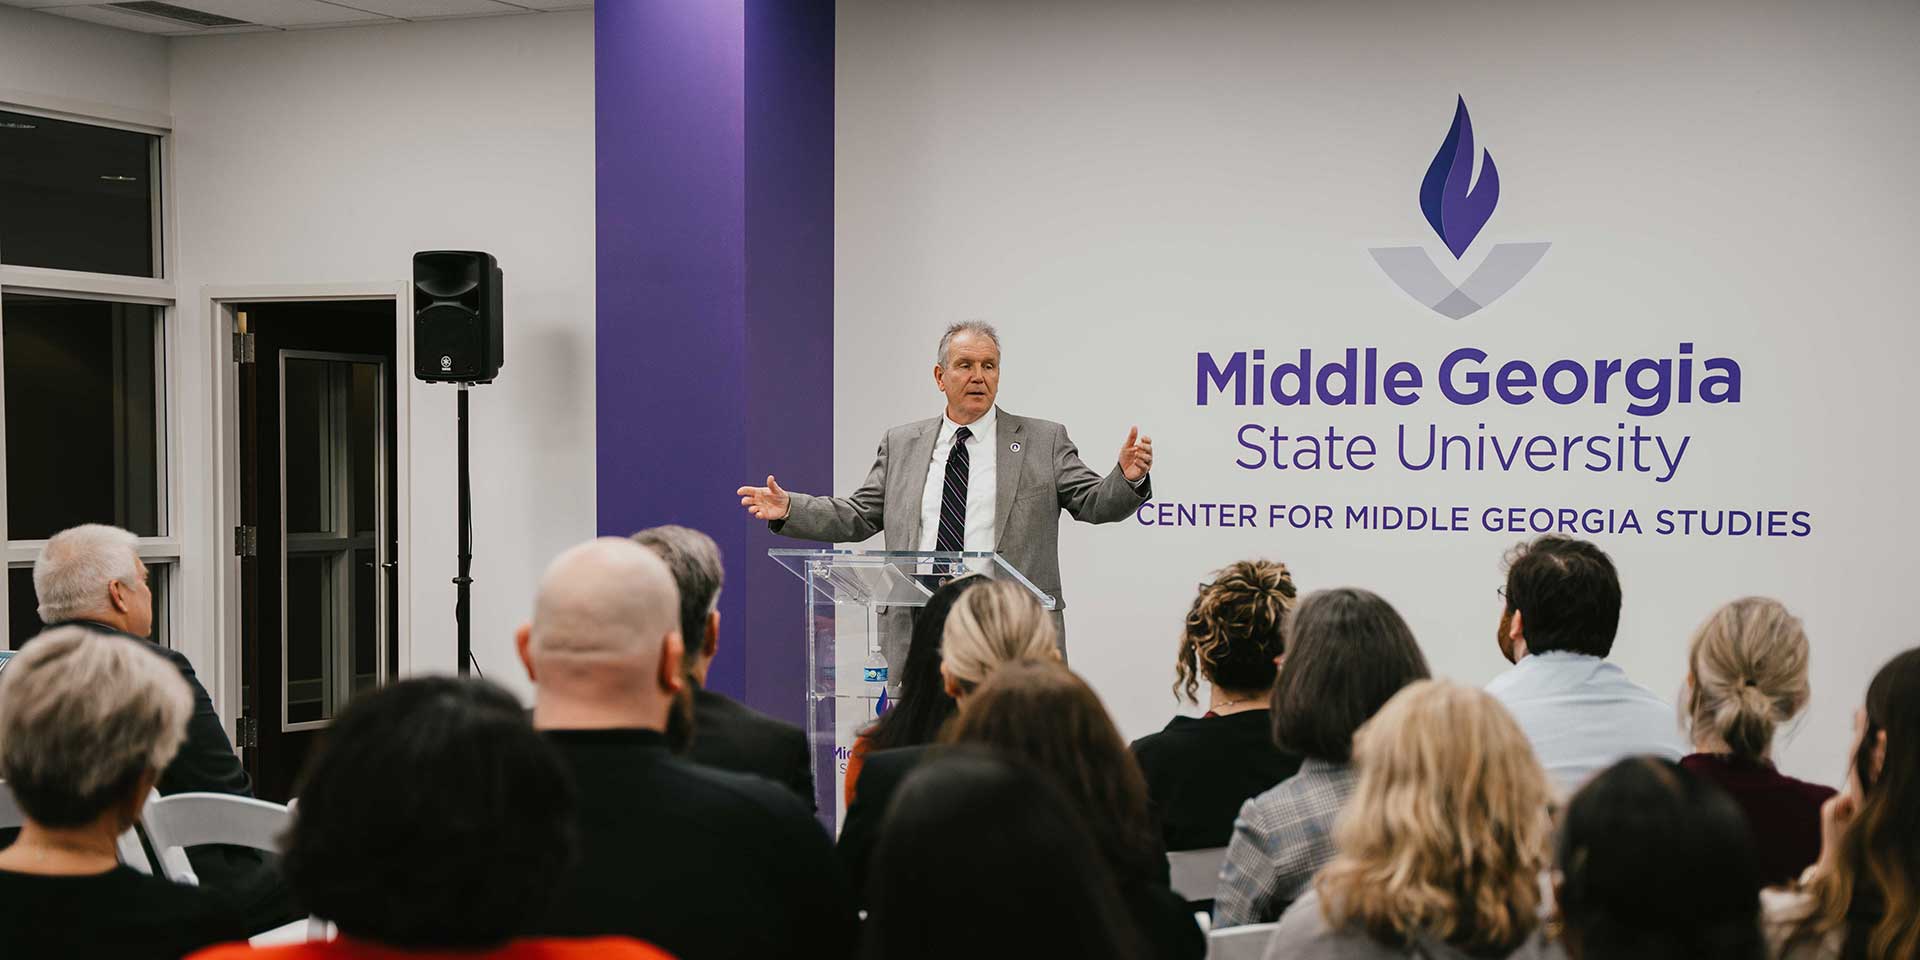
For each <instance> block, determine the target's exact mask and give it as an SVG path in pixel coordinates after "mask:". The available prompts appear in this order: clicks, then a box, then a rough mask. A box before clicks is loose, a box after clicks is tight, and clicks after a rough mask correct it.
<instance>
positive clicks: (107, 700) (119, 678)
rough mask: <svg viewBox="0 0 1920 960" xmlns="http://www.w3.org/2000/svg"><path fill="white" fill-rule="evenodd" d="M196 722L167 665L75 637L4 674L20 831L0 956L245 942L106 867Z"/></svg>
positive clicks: (91, 637) (6, 888) (219, 909)
mask: <svg viewBox="0 0 1920 960" xmlns="http://www.w3.org/2000/svg"><path fill="white" fill-rule="evenodd" d="M192 710H193V699H192V695H191V694H190V693H189V692H188V690H187V684H186V681H185V680H183V679H181V677H180V673H179V671H177V670H175V669H174V668H173V666H172V665H171V664H169V663H168V662H167V661H166V660H164V659H162V658H161V657H157V656H155V655H154V653H153V651H151V650H146V649H142V648H141V646H140V645H139V643H138V641H134V640H129V639H126V638H124V637H117V636H109V635H106V634H101V633H97V632H94V631H90V630H86V629H83V628H79V627H65V628H61V629H57V630H51V631H48V632H47V633H43V634H41V635H40V636H39V637H37V638H35V640H34V642H33V643H32V644H31V645H29V646H28V647H27V649H26V650H24V651H22V652H21V653H20V654H19V655H18V656H16V657H14V658H13V659H12V660H11V661H10V662H8V664H7V668H6V669H5V670H4V671H0V779H4V780H5V781H6V785H7V788H8V790H9V791H10V792H11V793H12V795H13V798H14V800H15V802H16V803H17V804H18V805H19V807H20V810H21V813H22V814H23V817H24V820H25V824H24V826H22V827H21V830H20V835H19V837H18V839H16V840H15V841H14V842H13V844H12V845H11V846H9V847H7V848H6V849H5V850H0V956H3V957H54V956H60V957H96V956H97V957H116V958H145V957H155V958H173V957H179V956H182V955H184V954H186V953H188V952H191V951H192V950H194V949H197V948H199V947H202V946H206V945H208V944H212V943H219V942H221V941H225V940H236V939H245V937H246V935H247V931H246V929H245V927H244V926H243V925H242V924H241V922H240V920H239V918H238V916H237V915H235V914H234V913H233V912H232V911H231V910H230V909H229V908H228V905H227V904H226V903H225V902H224V901H221V900H219V899H217V898H215V897H214V895H212V894H209V893H205V892H202V891H200V890H198V889H196V888H193V887H183V886H177V885H175V884H172V883H169V882H167V881H166V880H164V879H160V878H157V877H150V876H147V875H145V874H141V873H138V872H136V871H134V870H132V869H131V868H128V867H126V866H123V865H121V863H120V862H119V858H118V856H117V855H116V849H115V843H114V841H115V838H117V837H118V836H119V835H120V834H121V833H123V832H125V831H126V829H127V828H128V827H129V826H130V825H132V824H133V822H134V821H135V820H136V819H137V818H138V817H139V816H140V809H141V807H142V806H143V805H144V803H145V801H146V798H147V794H148V792H149V791H151V790H152V789H153V785H154V783H155V781H156V780H158V779H159V777H160V771H161V770H162V769H163V768H165V767H166V765H167V762H168V761H170V760H172V759H173V755H174V752H175V751H177V750H178V749H179V748H180V741H181V739H182V738H183V737H184V736H185V735H186V728H187V717H188V715H189V714H190V713H191V712H192Z"/></svg>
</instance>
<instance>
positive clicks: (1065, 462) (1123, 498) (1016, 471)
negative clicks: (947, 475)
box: [768, 410, 1153, 666]
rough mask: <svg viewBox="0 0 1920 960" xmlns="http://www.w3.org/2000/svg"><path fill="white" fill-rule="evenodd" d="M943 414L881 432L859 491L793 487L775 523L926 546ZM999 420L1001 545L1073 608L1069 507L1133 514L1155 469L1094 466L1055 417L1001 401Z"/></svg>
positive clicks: (795, 531)
mask: <svg viewBox="0 0 1920 960" xmlns="http://www.w3.org/2000/svg"><path fill="white" fill-rule="evenodd" d="M940 421H941V418H940V417H932V418H930V419H926V420H920V421H917V422H915V423H909V424H903V425H901V426H898V427H893V428H892V429H889V430H888V431H887V434H886V436H884V437H882V438H881V439H880V449H879V451H878V452H877V453H876V454H875V455H874V459H873V469H872V470H870V471H868V472H867V481H866V482H865V483H863V484H861V485H860V489H858V490H855V491H854V492H853V495H852V496H849V497H815V496H808V495H807V494H804V493H794V494H790V496H791V501H790V503H789V505H788V509H787V517H786V519H784V520H775V521H772V522H771V523H769V524H768V526H769V527H770V528H771V529H772V530H773V532H774V533H777V534H780V535H782V536H788V537H795V538H798V539H801V540H819V541H823V542H826V543H858V542H859V541H862V540H865V539H867V538H868V537H871V536H873V535H874V534H875V533H878V532H880V531H883V530H884V531H885V532H886V535H887V536H886V548H887V549H888V550H917V549H919V546H920V500H921V496H922V494H923V493H925V491H926V487H927V468H928V466H929V465H930V464H931V463H932V462H933V444H934V441H935V440H937V439H939V436H940ZM996 430H997V432H998V439H997V442H998V443H999V446H1000V448H999V449H998V450H997V451H995V453H994V456H995V458H996V459H995V467H994V471H995V476H996V480H997V483H996V485H995V488H994V517H993V530H994V538H995V540H997V541H998V543H997V544H996V552H998V553H999V554H1000V555H1001V556H1002V557H1005V558H1006V560H1007V562H1008V563H1010V564H1012V565H1013V567H1014V569H1016V570H1019V571H1020V572H1021V573H1022V574H1024V575H1025V576H1026V578H1027V579H1028V580H1031V581H1033V585H1034V586H1036V587H1039V588H1040V589H1041V590H1044V591H1046V592H1047V593H1050V594H1052V595H1053V597H1054V599H1055V601H1056V602H1057V606H1056V607H1055V610H1056V611H1058V610H1061V609H1064V608H1065V607H1066V605H1067V601H1066V597H1065V596H1064V595H1063V594H1062V593H1061V591H1060V511H1062V510H1065V511H1067V512H1068V513H1069V514H1072V515H1073V518H1074V519H1075V520H1084V521H1086V522H1088V523H1112V522H1114V521H1116V520H1124V519H1126V518H1127V516H1128V515H1130V514H1132V513H1133V511H1134V510H1136V509H1138V508H1139V506H1140V504H1142V503H1145V502H1146V501H1147V500H1148V498H1150V497H1152V496H1153V489H1152V485H1151V482H1150V478H1148V479H1143V481H1142V483H1141V487H1140V489H1139V490H1138V491H1135V490H1134V488H1133V485H1132V484H1130V483H1128V482H1127V478H1126V477H1125V476H1122V475H1121V473H1120V468H1119V465H1117V464H1116V465H1115V466H1114V468H1113V469H1112V470H1111V471H1109V472H1108V473H1107V475H1106V476H1104V477H1103V476H1101V475H1100V474H1097V473H1094V472H1093V470H1092V469H1090V468H1088V466H1087V465H1086V464H1085V463H1084V462H1082V461H1081V459H1080V451H1079V450H1078V449H1076V448H1075V447H1074V445H1073V441H1072V440H1071V439H1069V438H1068V437H1067V428H1066V427H1063V426H1061V425H1060V424H1057V423H1054V422H1053V421H1051V420H1036V419H1034V418H1032V417H1017V416H1014V415H1013V414H1011V413H1008V412H1007V411H1005V410H1001V411H1000V412H999V423H998V424H997V426H996ZM1015 444H1018V445H1019V447H1020V448H1019V449H1018V450H1015V449H1014V445H1015ZM887 634H888V636H886V637H884V638H883V642H882V646H883V649H884V650H885V652H886V655H887V661H888V663H889V664H892V665H898V666H904V665H905V663H906V648H905V646H904V645H905V643H906V642H907V639H908V638H907V636H906V631H902V630H898V629H892V628H889V629H887Z"/></svg>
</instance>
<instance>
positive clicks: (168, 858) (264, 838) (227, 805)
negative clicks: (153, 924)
mask: <svg viewBox="0 0 1920 960" xmlns="http://www.w3.org/2000/svg"><path fill="white" fill-rule="evenodd" d="M291 823H292V817H291V816H289V815H288V813H287V808H286V807H283V806H281V805H279V804H277V803H268V802H267V801H265V800H255V799H253V798H252V797H236V796H233V795H231V794H225V793H176V794H174V795H173V796H170V797H159V798H156V799H152V800H148V801H147V808H146V810H145V811H144V812H143V813H141V814H140V827H141V829H143V830H145V831H146V832H147V840H149V841H150V842H152V844H153V853H154V856H156V857H159V858H160V869H161V872H162V873H163V874H165V876H166V877H167V879H169V880H172V881H173V882H175V883H187V884H193V885H196V886H197V885H199V883H200V878H199V877H196V876H194V875H193V866H192V865H191V864H190V863H188V862H187V851H186V848H187V847H197V846H199V845H201V844H204V843H225V844H231V845H233V846H236V847H252V848H253V849H255V850H265V851H267V852H268V853H279V852H280V835H281V834H283V833H285V832H286V830H287V827H288V826H289V825H290V824H291Z"/></svg>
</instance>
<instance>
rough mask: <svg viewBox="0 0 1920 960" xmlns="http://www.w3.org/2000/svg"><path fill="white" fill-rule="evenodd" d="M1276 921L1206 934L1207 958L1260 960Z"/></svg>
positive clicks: (1271, 937) (1265, 950) (1216, 959)
mask: <svg viewBox="0 0 1920 960" xmlns="http://www.w3.org/2000/svg"><path fill="white" fill-rule="evenodd" d="M1278 926H1280V925H1279V924H1277V923H1250V924H1247V925H1245V926H1240V927H1225V928H1223V929H1219V930H1214V931H1210V932H1209V933H1208V934H1207V960H1261V957H1262V956H1264V955H1265V954H1266V952H1267V941H1269V940H1272V939H1273V931H1274V928H1276V927H1278Z"/></svg>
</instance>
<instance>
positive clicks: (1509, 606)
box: [1487, 535, 1687, 795]
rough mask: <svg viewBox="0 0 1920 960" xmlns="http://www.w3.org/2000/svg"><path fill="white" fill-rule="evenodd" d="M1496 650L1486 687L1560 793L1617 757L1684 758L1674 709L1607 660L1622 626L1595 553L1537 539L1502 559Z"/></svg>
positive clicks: (1611, 583)
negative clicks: (1495, 669)
mask: <svg viewBox="0 0 1920 960" xmlns="http://www.w3.org/2000/svg"><path fill="white" fill-rule="evenodd" d="M1501 595H1502V596H1503V597H1505V598H1506V608H1505V609H1504V611H1502V613H1501V615H1500V632H1499V635H1498V639H1499V644H1500V652H1501V653H1502V654H1504V655H1505V656H1506V658H1507V659H1508V660H1510V661H1512V662H1513V667H1512V668H1511V669H1509V670H1508V671H1507V672H1505V673H1503V674H1501V675H1499V676H1497V677H1495V678H1493V682H1492V683H1489V684H1487V692H1488V693H1490V694H1492V695H1493V696H1494V698H1495V699H1497V700H1499V701H1500V702H1501V703H1503V704H1505V705H1506V707H1507V709H1508V710H1509V711H1511V712H1512V713H1513V717H1514V719H1515V720H1517V721H1519V723H1520V729H1521V730H1524V731H1525V732H1526V734H1527V739H1528V740H1530V741H1532V742H1533V750H1534V754H1535V755H1536V756H1538V757H1539V758H1540V765H1541V766H1543V767H1545V768H1546V770H1547V775H1548V776H1549V777H1551V778H1552V779H1553V782H1554V786H1555V787H1556V788H1558V789H1559V791H1560V792H1561V793H1562V794H1563V795H1565V794H1570V793H1572V792H1573V791H1574V790H1577V789H1579V787H1580V785H1581V784H1582V783H1584V782H1586V779H1587V778H1588V777H1590V776H1592V775H1593V774H1595V773H1598V772H1599V771H1601V770H1603V769H1605V768H1607V767H1608V766H1611V765H1612V764H1613V762H1614V761H1616V760H1619V759H1620V758H1622V757H1630V756H1639V755H1650V756H1656V757H1663V758H1665V759H1668V760H1678V759H1680V758H1681V757H1682V756H1684V755H1685V754H1686V752H1687V750H1686V744H1685V742H1684V740H1683V738H1682V737H1681V734H1680V721H1679V716H1678V715H1677V714H1676V713H1674V710H1673V707H1672V705H1670V704H1668V703H1667V702H1666V701H1665V700H1662V699H1660V698H1659V697H1657V696H1655V695H1654V694H1653V692H1652V691H1650V690H1648V689H1647V688H1645V687H1643V686H1641V685H1639V684H1637V683H1634V682H1633V681H1632V680H1629V679H1628V678H1627V674H1626V671H1624V670H1621V669H1620V668H1619V667H1618V666H1616V665H1615V664H1613V663H1610V662H1608V661H1607V659H1606V657H1607V655H1608V654H1609V653H1611V652H1612V651H1613V638H1614V634H1615V633H1616V632H1618V630H1619V628H1620V577H1619V575H1618V574H1616V573H1615V572H1614V569H1613V561H1612V560H1610V559H1608V557H1607V555H1606V554H1605V553H1604V552H1602V551H1601V549H1600V548H1599V547H1596V546H1594V545H1593V544H1591V543H1588V542H1587V541H1585V540H1576V539H1574V538H1572V537H1561V536H1552V535H1549V536H1544V537H1541V538H1539V539H1537V540H1534V541H1533V542H1532V543H1523V544H1521V545H1519V546H1517V547H1515V548H1514V549H1513V551H1512V552H1511V553H1509V554H1507V586H1506V588H1505V589H1504V590H1502V591H1501Z"/></svg>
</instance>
